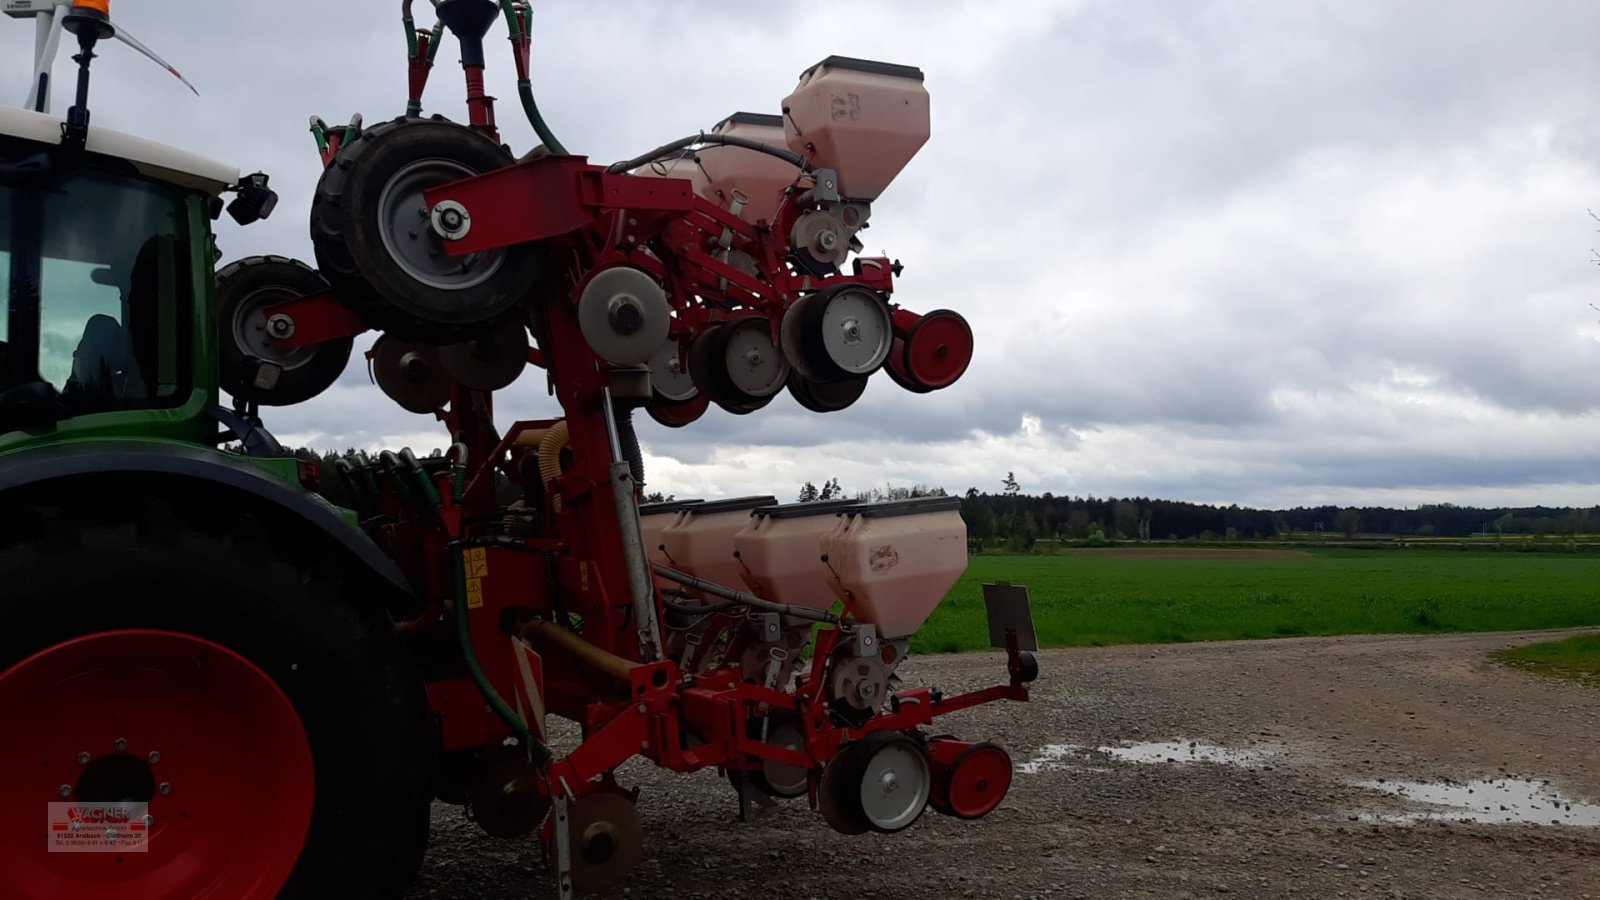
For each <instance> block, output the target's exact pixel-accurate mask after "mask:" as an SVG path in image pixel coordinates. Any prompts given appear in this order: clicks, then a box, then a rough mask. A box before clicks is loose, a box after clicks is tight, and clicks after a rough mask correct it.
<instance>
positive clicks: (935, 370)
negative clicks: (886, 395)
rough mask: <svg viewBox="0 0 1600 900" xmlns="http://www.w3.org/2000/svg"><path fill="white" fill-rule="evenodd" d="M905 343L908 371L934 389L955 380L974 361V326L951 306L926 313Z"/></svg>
mask: <svg viewBox="0 0 1600 900" xmlns="http://www.w3.org/2000/svg"><path fill="white" fill-rule="evenodd" d="M905 344H906V351H905V354H906V355H905V359H904V363H905V371H906V374H907V375H909V376H910V378H911V380H912V381H913V382H916V383H917V384H921V385H924V386H926V387H928V388H929V389H931V390H939V389H941V388H947V387H949V386H950V385H952V384H955V383H956V380H957V379H959V378H960V377H961V376H962V375H963V374H965V373H966V371H967V366H968V364H970V363H971V362H972V326H970V325H968V324H967V320H966V319H964V318H962V316H961V314H960V313H956V312H952V311H951V310H948V309H936V310H934V311H933V312H931V313H928V314H927V315H925V316H923V317H922V319H921V321H919V322H917V324H916V325H914V326H912V328H911V330H910V331H909V332H908V333H907V334H906V338H905Z"/></svg>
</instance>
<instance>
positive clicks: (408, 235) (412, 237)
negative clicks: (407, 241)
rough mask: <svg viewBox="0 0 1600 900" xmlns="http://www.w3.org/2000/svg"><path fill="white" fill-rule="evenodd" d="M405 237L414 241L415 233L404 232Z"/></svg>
mask: <svg viewBox="0 0 1600 900" xmlns="http://www.w3.org/2000/svg"><path fill="white" fill-rule="evenodd" d="M406 237H408V238H411V239H412V240H413V241H414V240H416V239H417V233H416V232H415V231H408V232H406Z"/></svg>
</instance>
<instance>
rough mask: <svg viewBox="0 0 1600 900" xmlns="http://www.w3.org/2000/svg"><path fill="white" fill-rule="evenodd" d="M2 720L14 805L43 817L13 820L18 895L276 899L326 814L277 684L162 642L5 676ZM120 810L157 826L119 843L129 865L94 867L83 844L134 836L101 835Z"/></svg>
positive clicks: (6, 842)
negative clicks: (138, 808)
mask: <svg viewBox="0 0 1600 900" xmlns="http://www.w3.org/2000/svg"><path fill="white" fill-rule="evenodd" d="M0 709H4V710H6V711H7V721H6V732H7V738H6V740H4V741H0V772H3V773H4V775H3V776H0V777H3V779H4V784H5V790H4V793H5V796H6V797H7V798H9V802H11V803H14V804H17V805H18V806H26V807H28V808H29V810H30V811H29V812H28V814H27V815H19V816H6V817H0V871H3V872H4V873H5V881H6V883H7V885H8V889H9V890H12V891H17V892H20V894H21V896H24V897H41V898H43V897H49V898H61V900H71V898H78V897H84V898H91V897H95V898H98V897H104V896H107V894H108V892H109V893H110V894H113V895H115V896H116V897H118V898H122V900H143V898H152V900H153V898H158V897H197V898H198V897H217V898H222V897H229V898H257V897H259V898H270V897H273V896H276V895H277V893H278V891H279V889H280V888H281V887H282V886H283V884H284V883H285V881H286V880H287V879H288V877H289V875H290V872H291V871H292V870H293V869H294V867H295V864H296V861H297V859H298V858H299V856H300V852H301V847H302V844H303V843H304V842H305V839H306V834H307V829H308V827H309V825H310V821H311V813H312V805H313V800H314V781H315V779H314V774H313V766H312V756H311V747H310V743H309V742H308V740H307V738H306V732H305V729H304V728H303V727H302V726H301V723H300V718H299V716H298V715H296V713H295V709H294V707H293V706H292V705H291V704H290V702H289V700H288V699H287V698H286V697H285V696H284V694H283V692H282V691H281V690H280V689H279V688H278V686H277V684H275V683H274V682H273V680H272V679H271V678H269V677H268V676H267V675H266V674H265V673H264V672H262V671H261V669H259V668H258V667H257V666H255V665H254V664H253V663H251V662H250V661H249V660H247V659H245V658H244V657H242V656H240V655H238V654H237V653H235V652H233V651H232V650H229V649H227V648H226V647H223V646H221V645H219V644H216V643H213V642H211V641H208V640H205V639H203V638H199V637H195V636H193V635H187V634H180V633H177V632H171V631H158V630H144V629H128V630H119V631H104V632H100V633H97V634H91V635H88V636H85V637H79V638H74V639H71V640H67V641H64V642H62V643H58V644H55V645H54V646H51V647H49V648H46V649H44V650H42V651H40V652H38V653H35V654H33V655H32V656H29V657H27V658H26V659H23V660H22V661H21V662H18V663H17V664H15V665H13V666H12V667H11V668H10V669H8V670H6V671H5V672H4V673H0ZM119 801H122V802H127V801H131V802H134V803H146V804H148V806H147V808H146V809H145V811H146V812H147V813H148V815H149V816H150V817H151V818H150V819H149V820H148V821H145V820H143V819H142V817H140V818H136V819H134V820H132V821H129V822H127V823H126V824H125V825H123V830H122V831H121V833H120V834H117V835H115V836H114V837H113V841H121V842H123V843H124V845H125V846H126V852H105V851H104V850H95V851H94V852H87V851H86V850H85V849H84V847H83V846H82V845H83V844H84V843H85V839H92V838H94V837H96V836H98V837H100V838H102V839H104V838H105V836H106V833H107V831H108V829H109V830H111V831H113V832H115V831H116V830H117V828H116V826H117V825H119V824H122V823H119V822H116V821H115V820H114V819H115V814H113V821H112V823H111V825H110V826H108V825H107V824H105V822H104V820H100V819H97V818H96V815H97V813H96V810H97V807H96V804H104V803H116V802H119ZM52 804H56V805H54V806H52ZM34 809H36V810H37V814H35V813H34V812H33V810H34ZM72 809H77V810H79V811H80V812H79V814H78V825H79V827H78V828H76V829H74V828H73V826H72V824H71V823H72V820H73V813H72V812H71V810H72ZM84 811H87V813H88V815H87V817H85V816H84V815H83V813H84ZM57 826H59V827H57ZM140 832H142V833H143V837H142V839H141V838H140V836H139V835H140ZM41 838H45V839H44V840H41ZM68 846H70V847H73V848H74V849H63V847H68Z"/></svg>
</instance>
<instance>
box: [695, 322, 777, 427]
mask: <svg viewBox="0 0 1600 900" xmlns="http://www.w3.org/2000/svg"><path fill="white" fill-rule="evenodd" d="M737 321H739V319H732V320H730V321H729V322H723V323H722V324H719V325H713V326H711V327H710V328H707V329H706V330H705V331H702V332H700V333H699V334H697V335H695V336H694V339H693V340H692V341H690V342H689V352H688V353H687V354H686V356H687V357H688V363H689V378H690V380H692V381H693V382H694V386H695V388H696V389H698V390H699V391H700V393H701V394H702V395H704V396H705V397H706V398H707V399H709V400H710V401H711V402H712V403H715V404H716V405H717V406H719V407H721V408H722V409H723V410H724V411H726V412H730V413H733V414H734V415H736V416H744V415H749V414H750V413H753V412H755V411H756V410H758V409H761V408H763V407H765V406H766V405H767V404H769V403H771V402H772V398H774V397H776V396H778V395H777V394H776V393H773V394H769V395H768V396H765V397H756V396H754V395H751V394H748V393H745V392H744V391H742V390H740V389H739V387H738V386H737V385H735V384H734V383H733V379H732V378H730V377H728V363H727V352H728V338H729V337H731V336H732V334H733V330H732V328H731V327H730V325H731V323H732V322H737Z"/></svg>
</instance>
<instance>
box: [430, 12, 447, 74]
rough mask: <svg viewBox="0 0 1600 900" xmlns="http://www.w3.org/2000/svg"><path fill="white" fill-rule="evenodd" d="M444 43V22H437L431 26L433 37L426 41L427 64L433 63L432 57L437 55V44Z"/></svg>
mask: <svg viewBox="0 0 1600 900" xmlns="http://www.w3.org/2000/svg"><path fill="white" fill-rule="evenodd" d="M442 43H444V23H443V22H439V23H438V24H436V25H434V26H433V37H432V39H430V40H429V41H428V65H430V66H431V65H433V58H434V57H435V56H438V55H439V45H440V44H442Z"/></svg>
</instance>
